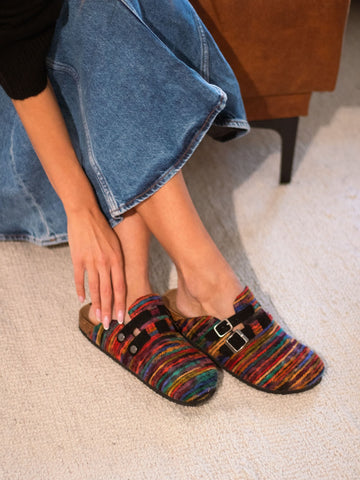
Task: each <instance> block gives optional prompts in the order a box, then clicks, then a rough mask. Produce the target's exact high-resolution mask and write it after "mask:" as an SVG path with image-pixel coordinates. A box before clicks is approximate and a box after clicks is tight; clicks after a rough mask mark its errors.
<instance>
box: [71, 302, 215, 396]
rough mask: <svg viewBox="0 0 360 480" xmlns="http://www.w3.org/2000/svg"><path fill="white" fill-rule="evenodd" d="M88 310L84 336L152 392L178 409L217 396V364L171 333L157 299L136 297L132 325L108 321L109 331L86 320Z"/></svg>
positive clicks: (169, 322) (83, 317) (81, 324)
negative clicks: (178, 405) (166, 399)
mask: <svg viewBox="0 0 360 480" xmlns="http://www.w3.org/2000/svg"><path fill="white" fill-rule="evenodd" d="M89 308H90V304H88V305H85V306H84V307H82V308H81V310H80V313H79V328H80V330H81V331H82V333H83V334H84V335H85V336H86V337H87V338H88V340H90V341H91V342H92V343H93V344H94V345H96V346H97V347H98V348H100V349H101V350H102V351H103V352H105V353H107V354H108V355H109V356H110V357H111V358H113V359H114V360H115V361H116V362H118V363H119V364H120V365H122V366H123V367H125V368H126V369H127V370H129V371H130V372H131V373H133V374H134V375H135V376H136V377H137V378H139V379H140V380H141V381H142V382H144V383H145V384H146V385H148V386H149V387H150V388H152V389H153V390H154V391H155V392H157V393H159V394H161V395H162V396H164V397H166V398H168V399H169V400H172V401H174V402H176V403H179V404H182V405H196V404H198V403H200V402H203V401H204V400H207V399H208V398H210V396H211V395H212V394H213V393H214V392H215V389H216V386H217V368H216V366H215V365H214V363H213V362H212V361H211V360H210V359H209V358H208V357H207V356H206V355H205V354H203V353H202V352H200V351H199V350H198V349H196V348H194V347H193V346H192V345H190V343H189V342H188V341H187V340H186V339H185V338H184V337H183V336H182V335H181V334H180V333H179V332H178V331H177V330H176V329H175V327H174V324H173V322H172V320H171V318H170V315H169V312H168V310H167V309H166V307H165V306H164V304H163V302H162V299H161V297H160V296H159V295H146V296H144V297H141V298H139V299H138V300H137V301H136V302H134V303H133V304H132V305H131V307H130V309H129V315H130V317H131V321H130V322H129V323H127V324H126V325H119V324H118V322H117V321H115V320H112V322H111V323H110V327H109V329H108V330H105V329H104V328H103V325H102V323H99V324H98V325H94V324H93V323H92V322H90V320H89V318H88V313H89ZM135 329H139V330H140V333H139V334H138V335H134V330H135Z"/></svg>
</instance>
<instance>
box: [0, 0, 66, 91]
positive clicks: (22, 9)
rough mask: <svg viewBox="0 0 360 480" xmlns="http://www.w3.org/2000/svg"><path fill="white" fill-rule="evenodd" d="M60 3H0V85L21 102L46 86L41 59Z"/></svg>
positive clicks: (39, 0)
mask: <svg viewBox="0 0 360 480" xmlns="http://www.w3.org/2000/svg"><path fill="white" fill-rule="evenodd" d="M62 3H63V0H0V85H1V86H2V87H3V89H4V90H5V92H6V93H7V94H8V95H9V97H11V98H13V99H18V100H20V99H24V98H28V97H31V96H34V95H37V94H38V93H40V92H41V91H42V90H44V88H45V87H46V81H47V73H46V65H45V58H46V55H47V53H48V50H49V47H50V43H51V40H52V37H53V34H54V28H55V24H56V20H57V18H58V16H59V13H60V10H61V6H62Z"/></svg>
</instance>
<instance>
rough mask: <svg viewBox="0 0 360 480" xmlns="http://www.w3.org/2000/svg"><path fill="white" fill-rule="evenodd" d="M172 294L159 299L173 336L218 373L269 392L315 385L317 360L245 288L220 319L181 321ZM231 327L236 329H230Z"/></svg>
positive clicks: (294, 390) (319, 365) (318, 373)
mask: <svg viewBox="0 0 360 480" xmlns="http://www.w3.org/2000/svg"><path fill="white" fill-rule="evenodd" d="M175 296H176V290H171V291H170V292H168V293H167V294H166V295H165V296H164V297H163V298H164V302H165V305H166V306H167V307H168V309H169V311H170V312H171V314H172V317H173V319H174V321H175V324H176V326H177V328H178V329H179V331H180V332H181V333H182V334H183V335H184V337H185V338H187V339H188V340H189V341H190V342H191V343H192V344H193V345H194V346H197V347H198V348H199V349H200V350H202V351H203V352H204V353H206V354H207V355H209V357H210V358H211V359H212V360H214V362H215V363H216V364H217V365H219V366H220V367H222V368H224V370H226V371H228V372H229V373H231V374H232V375H234V376H235V377H236V378H238V379H239V380H241V381H243V382H245V383H246V384H248V385H250V386H252V387H254V388H256V389H259V390H262V391H265V392H269V393H281V394H289V393H298V392H302V391H305V390H309V389H310V388H312V387H314V386H315V385H317V384H318V383H319V382H320V380H321V378H322V374H323V371H324V364H323V362H322V360H321V359H320V358H319V356H318V355H317V354H316V353H315V352H313V351H312V350H310V348H309V347H307V346H305V345H303V344H301V343H300V342H298V341H297V340H296V339H295V338H293V337H291V336H290V335H288V334H287V333H286V332H285V331H284V330H283V329H282V328H281V327H280V325H278V324H277V323H276V322H275V321H274V320H273V319H272V317H271V316H270V315H268V314H267V313H266V312H265V311H264V310H263V309H262V308H261V306H260V304H259V303H258V302H257V300H256V299H255V297H254V295H253V294H252V292H251V291H250V289H249V288H248V287H246V288H245V289H244V291H243V292H241V293H240V294H239V295H238V296H237V297H236V299H235V301H234V304H233V305H234V311H235V314H234V315H233V316H231V317H230V318H228V319H226V320H219V319H217V318H214V317H210V316H202V317H194V318H185V317H184V316H183V315H182V314H181V313H180V312H178V311H177V309H176V302H175ZM235 327H236V328H235Z"/></svg>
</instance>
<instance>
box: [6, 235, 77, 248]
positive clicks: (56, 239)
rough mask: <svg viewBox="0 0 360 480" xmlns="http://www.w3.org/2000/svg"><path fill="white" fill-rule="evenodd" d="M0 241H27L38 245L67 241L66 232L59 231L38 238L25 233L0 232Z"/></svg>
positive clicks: (45, 245) (48, 245) (46, 245)
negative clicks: (58, 232)
mask: <svg viewBox="0 0 360 480" xmlns="http://www.w3.org/2000/svg"><path fill="white" fill-rule="evenodd" d="M0 242H29V243H33V244H34V245H37V246H39V247H50V246H52V245H59V244H61V243H67V242H68V236H67V233H60V234H56V235H53V236H49V237H43V238H38V237H34V236H33V235H30V234H27V233H19V234H18V233H13V234H11V233H9V234H7V233H5V234H3V233H2V234H0Z"/></svg>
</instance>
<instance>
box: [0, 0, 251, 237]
mask: <svg viewBox="0 0 360 480" xmlns="http://www.w3.org/2000/svg"><path fill="white" fill-rule="evenodd" d="M47 67H48V74H49V77H50V80H51V83H52V85H53V87H54V90H55V93H56V96H57V99H58V102H59V104H60V108H61V110H62V113H63V116H64V118H65V122H66V124H67V128H68V130H69V133H70V137H71V140H72V143H73V146H74V148H75V151H76V154H77V156H78V159H79V162H80V163H81V165H82V167H83V169H84V171H85V173H86V175H87V177H88V178H89V180H90V182H91V183H92V186H93V188H94V191H95V193H96V196H97V199H98V202H99V205H100V208H101V209H102V211H103V213H104V215H105V216H106V218H107V219H108V221H109V223H110V225H111V226H115V225H116V224H117V223H118V222H119V221H121V219H122V214H123V213H124V212H126V211H127V210H129V209H131V208H133V207H134V206H136V205H137V204H138V203H139V202H142V201H143V200H145V199H147V198H148V197H149V196H150V195H152V194H153V193H155V192H156V191H157V190H158V189H159V188H160V187H161V186H162V185H164V183H165V182H167V181H168V180H170V178H172V177H173V176H174V175H175V173H176V172H178V171H179V170H180V169H181V168H182V166H183V165H184V164H185V162H186V161H187V160H188V159H189V158H190V156H191V155H192V153H193V152H194V150H195V149H196V147H197V146H198V144H199V143H200V141H201V140H202V138H203V137H204V135H205V134H206V133H207V132H208V130H209V128H210V127H211V125H212V124H214V125H217V126H219V127H223V129H224V131H226V130H229V129H231V130H232V131H235V133H236V135H237V136H239V135H243V134H245V133H246V132H247V131H248V130H249V125H248V123H247V121H246V115H245V111H244V106H243V102H242V98H241V94H240V89H239V85H238V83H237V80H236V78H235V76H234V74H233V72H232V70H231V68H230V67H229V65H228V63H227V62H226V60H225V59H224V57H223V55H222V54H221V52H220V51H219V49H218V47H217V45H216V43H215V42H214V40H213V38H212V37H211V35H210V34H209V32H208V30H207V29H206V28H205V26H204V25H203V23H202V21H201V20H200V18H199V17H198V15H197V14H196V13H195V11H194V9H193V8H192V6H191V5H190V3H189V2H188V1H187V0H166V1H164V0H86V1H85V3H83V4H81V0H66V1H65V2H64V5H63V8H62V11H61V14H60V17H59V19H58V21H57V25H56V30H55V34H54V38H53V41H52V45H51V49H50V52H49V55H48V58H47ZM0 131H1V137H0V171H1V177H0V240H26V241H31V242H34V243H37V244H39V245H51V244H56V243H61V242H65V241H66V240H67V234H66V216H65V212H64V209H63V206H62V203H61V201H60V199H59V198H58V197H57V195H56V193H55V191H54V190H53V188H52V186H51V184H50V182H49V181H48V179H47V177H46V175H45V173H44V171H43V169H42V166H41V164H40V162H39V160H38V158H37V156H36V154H35V152H34V150H33V148H32V146H31V144H30V142H29V140H28V138H27V135H26V132H25V131H24V128H23V126H22V124H21V122H20V120H19V118H18V116H17V114H16V112H15V109H14V108H13V105H12V103H11V101H10V99H9V98H8V97H7V96H6V95H5V93H4V91H3V90H2V89H1V88H0ZM44 135H46V132H44ZM219 161H220V160H219Z"/></svg>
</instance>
